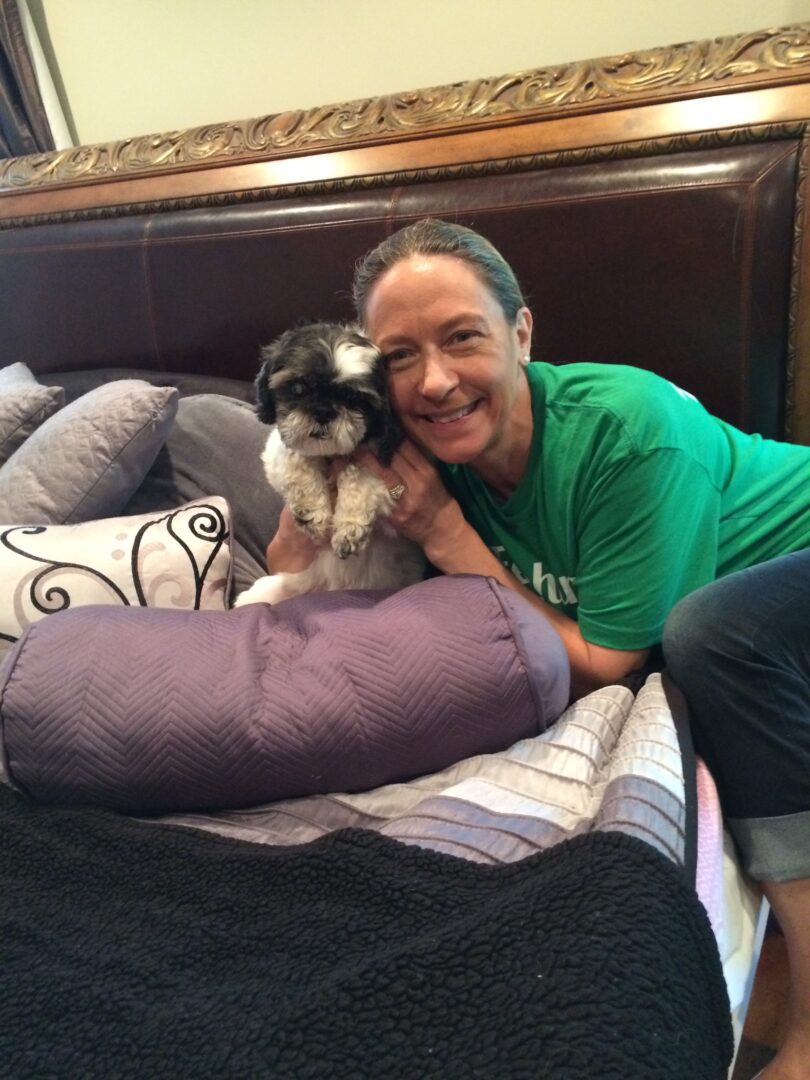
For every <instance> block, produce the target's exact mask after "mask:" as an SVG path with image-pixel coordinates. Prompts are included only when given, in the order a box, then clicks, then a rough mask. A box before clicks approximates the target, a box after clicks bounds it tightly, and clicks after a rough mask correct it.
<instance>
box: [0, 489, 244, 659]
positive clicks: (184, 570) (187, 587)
mask: <svg viewBox="0 0 810 1080" xmlns="http://www.w3.org/2000/svg"><path fill="white" fill-rule="evenodd" d="M229 519H230V514H229V510H228V504H227V502H226V501H225V499H221V498H212V499H206V500H204V501H198V502H193V503H188V504H187V505H186V506H182V507H180V508H179V509H177V510H173V511H169V512H167V513H165V514H147V515H143V516H140V517H118V518H106V519H104V520H102V521H87V522H84V523H83V524H80V525H49V526H48V525H2V526H0V597H2V603H0V656H2V654H3V653H4V652H6V651H7V650H8V649H9V648H10V647H11V645H12V643H13V642H15V641H16V640H17V638H18V637H19V636H20V634H21V633H22V632H23V630H24V629H25V628H26V627H27V626H30V625H31V624H32V623H35V622H38V621H39V620H40V619H42V618H44V617H45V616H46V615H50V614H52V613H53V612H55V611H63V610H64V609H65V608H74V607H84V606H85V605H86V604H114V605H119V606H130V607H164V608H180V609H183V610H187V611H192V610H197V609H200V610H210V609H214V610H217V611H224V610H225V609H226V608H227V596H228V588H229V585H230V581H229V576H230V562H231V560H230V549H229V547H228V539H229V535H230V527H229V526H230V521H229Z"/></svg>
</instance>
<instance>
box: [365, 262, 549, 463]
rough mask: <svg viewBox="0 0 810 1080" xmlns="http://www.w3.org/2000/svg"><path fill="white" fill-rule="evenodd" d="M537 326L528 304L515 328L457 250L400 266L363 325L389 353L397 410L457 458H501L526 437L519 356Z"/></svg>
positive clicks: (371, 302) (388, 276) (372, 298)
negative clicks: (533, 327)
mask: <svg viewBox="0 0 810 1080" xmlns="http://www.w3.org/2000/svg"><path fill="white" fill-rule="evenodd" d="M531 325H532V320H531V315H530V313H529V311H528V309H527V308H521V310H520V311H519V312H518V315H517V319H516V321H515V324H514V325H510V323H508V322H507V320H506V317H505V316H504V313H503V310H502V309H501V306H500V304H499V303H498V301H497V300H496V298H495V296H494V295H493V294H492V293H491V292H490V290H489V289H488V288H487V286H486V285H484V283H483V281H482V280H481V278H480V277H479V276H478V274H477V273H476V272H475V270H474V269H473V268H472V267H471V266H470V264H469V263H467V262H465V261H464V260H462V259H457V258H455V257H453V256H451V255H430V256H420V255H416V256H411V257H409V258H407V259H403V260H401V261H400V262H398V263H395V264H394V266H392V267H391V269H390V270H387V271H386V272H385V273H384V274H383V275H382V277H380V278H379V279H378V280H377V282H376V284H375V285H374V286H373V287H372V289H371V292H370V293H369V297H368V300H367V303H366V318H365V332H366V333H367V334H368V336H369V337H370V338H371V340H372V341H374V342H375V344H376V345H377V346H378V347H379V348H380V349H381V350H382V353H383V355H384V357H385V360H386V369H387V372H388V384H389V389H390V393H391V400H392V404H393V407H394V411H395V412H396V413H397V415H398V416H399V418H400V420H401V422H402V424H403V426H404V428H405V430H406V432H407V433H408V435H409V436H410V437H411V438H412V439H413V440H414V442H416V443H417V444H418V445H420V446H421V447H423V449H425V450H427V451H429V452H431V453H433V454H435V455H436V457H438V458H439V459H440V460H441V461H445V462H448V463H450V464H471V465H475V464H476V463H477V462H479V461H480V462H481V463H484V462H492V463H495V462H496V461H497V460H498V459H499V458H501V457H502V456H503V457H504V458H505V457H506V456H508V455H509V454H510V453H511V452H512V450H513V446H512V444H513V442H514V441H515V439H516V437H518V432H520V437H523V436H525V426H526V424H525V420H526V411H527V409H528V413H529V427H530V415H531V413H530V410H531V405H530V403H529V400H528V387H527V385H526V380H525V377H524V375H523V372H522V370H521V367H520V361H521V359H522V358H523V357H525V356H526V355H527V354H528V351H529V345H530V341H531ZM516 404H519V405H520V406H521V408H519V409H518V410H517V411H516V410H515V407H516ZM521 421H523V423H522V425H521ZM529 438H530V432H529Z"/></svg>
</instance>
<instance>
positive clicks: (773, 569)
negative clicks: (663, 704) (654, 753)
mask: <svg viewBox="0 0 810 1080" xmlns="http://www.w3.org/2000/svg"><path fill="white" fill-rule="evenodd" d="M663 648H664V657H665V660H666V664H667V667H668V669H669V671H670V674H671V675H672V678H673V679H674V681H675V682H676V683H677V685H678V686H679V687H680V688H681V690H682V691H683V693H684V695H685V697H686V699H687V701H688V703H689V709H690V716H691V722H692V730H693V736H694V741H695V748H696V750H697V752H698V753H699V754H700V755H701V757H703V759H704V760H705V761H706V763H707V765H708V766H709V768H710V770H711V772H712V774H713V776H714V778H715V780H716V782H717V787H718V790H719V792H720V797H721V800H722V803H723V809H724V812H725V815H726V818H727V820H728V824H729V827H730V828H731V830H732V832H733V833H734V836H735V838H736V839H737V842H738V844H739V845H740V847H741V850H742V853H743V860H744V863H745V865H746V868H747V869H748V871H749V872H750V873H751V874H752V875H753V876H755V877H759V878H765V879H768V880H776V881H779V880H787V879H790V878H796V877H808V876H810V548H809V549H806V550H804V551H799V552H795V553H794V554H792V555H786V556H783V557H782V558H779V559H774V560H773V561H772V562H768V563H763V564H761V565H759V566H754V567H751V568H750V569H748V570H743V571H740V572H739V573H737V574H731V575H729V576H728V577H725V578H721V579H720V580H718V581H715V582H713V583H712V584H711V585H707V586H705V587H704V588H702V589H699V590H697V591H696V592H694V593H691V594H690V595H689V596H687V597H685V598H684V599H683V600H682V601H681V602H680V603H679V604H677V605H676V607H675V608H674V609H673V611H672V613H671V614H670V617H669V619H668V620H667V625H666V627H665V629H664V642H663Z"/></svg>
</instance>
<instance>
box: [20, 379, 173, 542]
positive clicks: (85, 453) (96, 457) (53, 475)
mask: <svg viewBox="0 0 810 1080" xmlns="http://www.w3.org/2000/svg"><path fill="white" fill-rule="evenodd" d="M177 398H178V394H177V390H175V388H174V387H172V386H151V385H150V384H149V383H147V382H144V381H143V380H140V379H120V380H116V381H115V382H111V383H106V384H105V385H104V386H99V387H97V388H96V389H95V390H91V391H90V392H89V393H87V394H83V395H82V396H81V397H80V398H77V399H76V401H72V402H71V403H70V405H65V407H64V408H62V409H60V410H59V412H57V413H56V415H55V416H51V417H50V419H48V420H46V421H45V423H44V424H42V426H41V427H39V428H37V430H36V431H35V432H34V433H33V434H32V435H31V436H30V437H29V438H28V439H26V441H25V442H24V443H23V445H22V446H21V447H20V448H19V450H17V451H16V452H15V453H14V454H12V456H11V457H10V458H9V459H8V461H7V462H6V463H5V464H4V465H3V467H2V468H0V521H27V522H30V523H32V524H38V525H61V524H62V523H63V522H69V523H74V522H79V521H97V520H99V519H100V518H106V517H110V516H111V515H113V514H120V513H121V512H122V511H123V509H124V507H125V506H126V504H127V503H128V502H129V500H130V498H131V497H132V495H133V493H134V492H135V491H136V489H137V488H138V487H139V486H140V484H141V481H142V480H143V478H144V476H146V474H147V472H148V471H149V469H150V467H151V465H152V463H153V462H154V460H155V457H156V456H157V453H158V451H159V450H160V448H161V447H162V446H163V444H164V442H165V441H166V436H167V435H168V434H169V431H170V429H171V426H172V423H173V422H174V417H175V414H176V412H177Z"/></svg>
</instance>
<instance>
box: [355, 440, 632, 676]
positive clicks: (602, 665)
mask: <svg viewBox="0 0 810 1080" xmlns="http://www.w3.org/2000/svg"><path fill="white" fill-rule="evenodd" d="M355 456H356V459H357V460H358V461H359V462H360V463H361V464H363V465H364V466H366V467H367V468H369V469H372V470H373V471H374V472H376V473H377V475H378V476H380V477H381V479H382V480H383V482H384V483H386V484H388V486H389V487H394V486H395V485H396V484H398V483H400V481H401V482H402V483H404V484H405V485H406V492H405V494H404V495H403V496H402V498H401V499H400V500H399V502H398V503H397V504H396V506H395V507H394V510H393V512H392V513H391V516H390V521H391V522H392V524H393V525H394V526H395V527H396V528H397V529H398V530H399V532H401V533H402V534H403V535H405V536H407V537H409V538H410V539H411V540H414V541H415V542H416V543H418V544H419V545H420V546H421V548H422V549H423V551H424V552H425V555H426V556H427V558H428V559H429V560H430V562H431V563H432V564H433V565H434V566H435V567H436V568H437V569H438V570H441V571H442V572H443V573H445V574H462V573H466V574H482V575H485V576H487V577H493V578H495V580H496V581H499V582H500V583H501V584H502V585H505V586H506V587H507V588H510V589H514V590H515V592H519V593H520V594H521V595H522V596H524V597H525V598H526V599H527V600H528V601H529V603H531V604H532V605H533V607H535V608H536V609H537V610H538V611H540V612H541V613H542V614H543V615H544V616H545V618H547V619H548V621H549V622H550V623H551V624H552V626H553V627H554V629H555V630H556V631H557V633H558V634H559V635H560V638H561V639H562V642H563V645H564V646H565V650H566V652H567V654H568V659H569V662H570V664H571V687H572V693H573V694H574V696H576V697H580V696H582V695H583V694H585V693H589V692H590V691H591V690H595V689H597V688H598V687H600V686H607V685H609V684H610V683H613V682H616V680H617V679H621V678H623V677H624V676H625V675H628V674H629V673H630V672H631V671H635V670H636V669H637V668H639V667H641V665H642V664H643V663H644V661H645V660H646V658H647V655H648V653H649V649H636V650H624V649H609V648H606V647H605V646H602V645H594V644H592V643H591V642H589V641H586V640H585V639H584V638H583V636H582V634H581V632H580V629H579V626H578V624H577V623H576V622H575V620H573V619H570V618H569V617H568V616H567V615H564V614H563V613H562V612H561V611H559V610H558V609H557V608H555V607H554V606H553V605H552V604H548V603H547V602H546V601H545V600H543V599H542V598H541V597H540V596H538V595H537V594H536V593H535V592H533V591H532V590H531V589H527V588H526V587H525V586H523V585H522V584H521V583H520V582H519V581H518V580H517V578H516V577H514V575H513V574H511V573H510V572H509V570H507V569H506V567H505V566H504V565H503V564H502V563H501V561H500V560H499V559H498V558H497V556H496V555H495V554H494V553H493V552H492V551H490V549H489V548H488V547H487V545H486V544H485V543H484V541H483V540H482V539H481V537H480V536H479V535H478V533H477V532H476V531H475V530H474V529H473V527H472V526H471V525H470V524H469V522H468V521H467V520H466V518H465V517H464V514H463V512H462V510H461V507H460V506H459V504H458V502H457V501H456V500H455V499H454V498H453V497H452V495H450V493H449V492H448V491H447V489H446V488H445V487H444V485H443V484H442V482H441V479H440V477H439V475H438V473H437V472H436V470H435V469H434V468H433V466H432V465H431V464H430V462H429V461H428V460H427V459H426V458H425V457H424V455H423V454H421V453H420V452H419V450H417V448H416V447H415V446H414V445H413V444H412V443H409V442H406V443H404V444H403V445H402V447H401V448H400V449H399V451H398V452H397V453H396V454H395V455H394V460H393V461H392V463H391V467H390V468H388V469H387V468H384V467H383V466H381V465H380V464H379V462H378V461H377V459H376V458H375V457H374V456H373V455H372V454H370V453H369V452H368V451H362V452H360V453H358V454H357V455H355Z"/></svg>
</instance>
